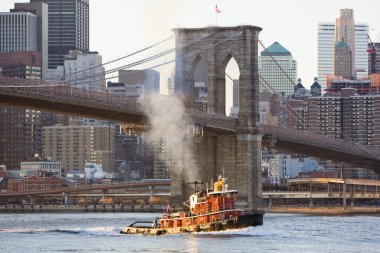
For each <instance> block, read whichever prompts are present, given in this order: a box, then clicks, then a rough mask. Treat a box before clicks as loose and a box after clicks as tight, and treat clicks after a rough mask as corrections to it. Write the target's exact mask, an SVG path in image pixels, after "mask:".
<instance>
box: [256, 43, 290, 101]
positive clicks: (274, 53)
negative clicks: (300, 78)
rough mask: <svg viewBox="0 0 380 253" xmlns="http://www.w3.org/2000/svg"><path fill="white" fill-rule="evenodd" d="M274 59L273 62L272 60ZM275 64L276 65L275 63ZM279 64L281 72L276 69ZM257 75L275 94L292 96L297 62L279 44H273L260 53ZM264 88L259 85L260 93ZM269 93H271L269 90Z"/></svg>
mask: <svg viewBox="0 0 380 253" xmlns="http://www.w3.org/2000/svg"><path fill="white" fill-rule="evenodd" d="M272 57H273V58H274V59H275V61H274V60H273V59H272ZM276 62H277V63H276ZM277 64H279V65H280V66H281V68H282V70H283V71H284V72H285V73H286V74H285V73H283V71H282V70H281V69H280V68H279V67H278V65H277ZM259 75H260V76H261V77H262V78H263V79H264V80H265V81H266V82H267V83H268V84H269V85H270V86H271V87H272V88H273V89H274V90H275V91H276V92H277V93H280V94H281V93H283V92H284V93H285V94H293V91H294V85H295V83H296V80H297V62H296V61H295V60H294V59H293V56H292V54H291V53H290V52H289V51H288V50H287V49H286V48H284V47H283V46H282V45H281V44H280V43H278V42H275V43H273V44H272V45H271V46H269V47H268V48H267V50H266V51H265V50H264V51H262V52H261V55H260V57H259ZM262 90H264V87H262V86H261V84H260V91H262ZM270 92H272V91H271V90H270Z"/></svg>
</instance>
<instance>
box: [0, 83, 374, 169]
mask: <svg viewBox="0 0 380 253" xmlns="http://www.w3.org/2000/svg"><path fill="white" fill-rule="evenodd" d="M165 99H169V98H167V97H166V98H164V97H163V100H165ZM0 104H4V105H9V106H18V107H25V108H31V109H37V110H46V111H54V112H61V113H66V114H72V115H79V116H84V117H94V118H100V119H105V120H112V121H117V122H124V123H131V124H135V125H140V126H141V125H144V126H146V125H148V122H147V117H146V116H145V115H144V110H143V107H142V105H141V104H140V103H139V102H138V101H137V99H136V98H131V97H125V96H120V95H116V94H110V93H106V92H101V91H90V90H84V89H77V88H72V87H70V86H68V85H65V84H61V85H54V84H51V83H49V82H46V81H40V80H25V79H14V78H9V77H0ZM186 112H187V114H188V115H189V123H191V124H198V125H201V126H203V128H204V133H205V134H226V135H228V134H235V133H236V132H239V128H238V122H237V119H233V118H229V117H226V116H223V115H215V114H210V113H205V112H200V111H197V110H194V109H189V108H188V109H186ZM258 131H259V132H261V133H262V135H263V139H264V144H265V143H275V145H276V148H278V149H285V150H287V151H293V152H295V153H300V154H307V155H311V156H316V157H320V158H327V159H333V160H338V161H342V160H343V161H347V162H351V163H353V164H355V165H358V166H361V167H366V168H375V169H378V168H380V166H378V165H379V163H380V149H378V148H374V147H366V148H365V150H364V149H362V148H361V147H359V146H357V145H355V144H354V143H352V142H351V141H346V140H342V139H334V138H331V137H326V136H321V135H318V134H316V133H311V132H303V131H299V130H295V129H285V128H280V127H276V126H269V125H263V126H261V127H260V128H259V129H258ZM265 141H268V142H265Z"/></svg>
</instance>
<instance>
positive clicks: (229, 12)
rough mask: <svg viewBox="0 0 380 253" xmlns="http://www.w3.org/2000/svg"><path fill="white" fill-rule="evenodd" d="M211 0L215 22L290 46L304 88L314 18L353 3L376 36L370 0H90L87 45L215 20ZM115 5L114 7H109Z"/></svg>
mask: <svg viewBox="0 0 380 253" xmlns="http://www.w3.org/2000/svg"><path fill="white" fill-rule="evenodd" d="M16 2H28V0H3V1H1V3H0V12H7V11H9V9H11V8H13V5H14V3H16ZM110 3H111V4H110ZM215 4H218V8H219V9H220V11H221V13H220V14H218V25H219V26H233V25H241V24H249V25H255V26H260V27H262V28H263V31H262V32H261V34H260V39H261V40H262V41H263V43H264V45H265V46H267V47H268V46H269V45H271V44H272V43H274V42H275V41H278V42H280V43H281V44H282V45H284V47H286V48H287V49H288V50H289V51H291V52H292V54H293V56H294V59H295V60H296V61H297V62H298V77H300V78H302V80H303V83H304V85H305V86H306V87H307V88H309V87H310V85H311V84H312V82H313V79H314V77H316V76H317V31H318V22H334V21H335V18H337V17H338V16H339V10H340V9H342V8H352V9H354V12H355V22H358V23H368V24H369V30H370V35H371V37H372V40H373V41H378V40H379V39H378V37H379V36H380V19H378V17H377V15H376V12H375V10H376V9H378V8H379V7H380V2H376V1H371V0H365V1H355V0H351V1H350V0H345V1H344V0H339V1H334V2H331V1H327V0H322V1H313V2H309V1H308V2H305V1H301V0H289V1H281V2H278V1H275V0H269V1H266V2H253V1H234V2H231V1H226V0H221V1H201V0H195V1H191V2H190V1H174V0H163V1H154V2H152V1H147V0H139V1H131V0H130V1H125V0H112V1H107V2H106V1H90V50H96V51H98V52H99V53H100V54H102V56H103V61H104V62H107V61H109V60H111V59H115V58H117V57H118V56H122V55H125V54H127V53H130V52H134V51H136V50H137V49H141V48H143V47H144V46H147V45H150V44H152V43H154V42H157V41H160V40H162V39H164V38H167V37H168V36H171V35H172V32H171V29H172V28H175V27H203V26H208V25H215V21H216V20H215V9H214V8H215ZM115 5H117V6H119V7H118V8H113V7H114V6H115ZM273 6H276V8H273ZM263 9H264V10H265V9H266V10H268V11H262V10H263ZM284 10H286V11H284ZM102 12H105V13H106V15H102V14H101V13H102ZM111 13H112V14H111ZM192 13H194V15H193V14H192ZM195 14H196V17H195ZM268 14H270V15H271V16H269V17H268ZM99 17H102V18H99ZM129 24H132V25H129ZM372 29H374V30H372ZM131 34H133V36H130V35H131ZM110 45H112V46H110ZM259 51H260V49H259Z"/></svg>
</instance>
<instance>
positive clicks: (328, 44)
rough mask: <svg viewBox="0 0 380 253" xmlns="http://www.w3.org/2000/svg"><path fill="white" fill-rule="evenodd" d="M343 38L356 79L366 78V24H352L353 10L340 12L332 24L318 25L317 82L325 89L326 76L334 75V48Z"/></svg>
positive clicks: (321, 23) (323, 23)
mask: <svg viewBox="0 0 380 253" xmlns="http://www.w3.org/2000/svg"><path fill="white" fill-rule="evenodd" d="M342 38H343V40H344V41H345V42H347V44H348V45H349V46H350V49H351V52H352V71H353V75H354V76H355V77H357V78H359V79H360V78H363V77H367V76H368V53H367V45H368V24H365V23H357V24H355V23H354V17H353V10H352V9H342V10H340V17H339V18H338V19H336V24H334V23H333V22H320V23H319V24H318V80H319V83H320V84H321V86H322V89H324V88H326V84H327V75H334V47H335V44H336V42H338V41H340V40H341V39H342Z"/></svg>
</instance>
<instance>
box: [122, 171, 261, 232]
mask: <svg viewBox="0 0 380 253" xmlns="http://www.w3.org/2000/svg"><path fill="white" fill-rule="evenodd" d="M194 183H195V186H196V184H197V183H198V182H194ZM213 186H214V187H213V191H212V190H210V191H209V190H208V189H207V190H206V191H199V192H195V193H194V194H192V195H191V196H190V198H189V200H188V201H186V202H184V203H183V204H184V205H185V206H187V207H188V208H189V210H188V211H187V212H185V211H179V212H170V209H169V208H167V212H166V213H163V214H162V217H161V218H157V219H156V220H155V221H137V222H134V223H132V224H131V225H129V226H127V227H125V228H123V229H122V230H121V231H120V233H121V234H143V235H163V234H178V233H189V232H212V231H223V230H229V229H239V228H246V227H249V226H258V225H262V224H263V215H264V212H263V211H251V212H248V211H244V210H242V209H237V208H236V207H235V202H236V197H237V193H238V192H237V191H236V190H228V185H227V184H226V183H225V179H224V178H222V177H221V176H219V177H218V180H217V182H215V183H214V184H213ZM206 188H207V187H206Z"/></svg>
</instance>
